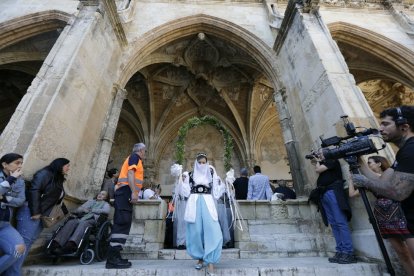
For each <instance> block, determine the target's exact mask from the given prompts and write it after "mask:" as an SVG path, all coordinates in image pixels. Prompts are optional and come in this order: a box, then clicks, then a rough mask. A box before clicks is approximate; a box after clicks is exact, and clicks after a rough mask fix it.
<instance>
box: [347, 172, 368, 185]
mask: <svg viewBox="0 0 414 276" xmlns="http://www.w3.org/2000/svg"><path fill="white" fill-rule="evenodd" d="M351 178H352V182H353V184H354V186H356V187H358V188H367V187H368V186H369V182H370V180H369V179H368V178H367V177H366V176H365V175H362V174H353V175H352V177H351Z"/></svg>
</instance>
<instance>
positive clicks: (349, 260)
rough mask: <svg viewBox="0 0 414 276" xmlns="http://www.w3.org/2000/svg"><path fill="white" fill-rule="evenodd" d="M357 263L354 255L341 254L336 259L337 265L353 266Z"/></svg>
mask: <svg viewBox="0 0 414 276" xmlns="http://www.w3.org/2000/svg"><path fill="white" fill-rule="evenodd" d="M356 262H357V259H356V257H355V255H354V254H346V253H343V254H342V256H341V257H340V258H339V259H338V264H354V263H356Z"/></svg>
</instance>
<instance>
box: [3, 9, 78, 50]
mask: <svg viewBox="0 0 414 276" xmlns="http://www.w3.org/2000/svg"><path fill="white" fill-rule="evenodd" d="M71 17H72V16H71V15H70V14H68V13H66V12H62V11H58V10H48V11H42V12H38V13H31V14H28V15H24V16H21V17H18V18H13V19H11V20H8V21H5V22H2V23H0V50H1V49H3V48H5V47H7V46H10V45H12V44H15V43H17V42H19V41H22V40H25V39H27V38H29V37H32V36H35V35H38V34H41V33H45V32H49V31H53V30H56V29H58V28H63V27H65V26H66V24H67V23H68V22H69V20H70V19H71Z"/></svg>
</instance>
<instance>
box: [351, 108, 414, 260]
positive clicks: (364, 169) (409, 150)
mask: <svg viewBox="0 0 414 276" xmlns="http://www.w3.org/2000/svg"><path fill="white" fill-rule="evenodd" d="M380 118H381V124H380V133H381V135H382V138H383V139H384V141H385V142H391V143H393V144H395V145H396V146H397V147H398V148H399V151H398V153H397V155H396V160H395V162H394V164H393V165H392V166H391V167H390V168H388V169H387V170H385V171H384V173H383V174H382V175H381V176H378V175H376V174H375V173H373V172H372V171H371V170H370V169H369V167H368V166H367V165H366V164H365V162H364V161H363V160H362V158H359V165H360V169H361V173H362V174H363V175H358V174H355V175H353V176H352V180H353V182H354V185H356V186H358V187H366V188H369V189H370V190H372V191H374V192H375V193H377V194H380V195H382V196H384V197H387V198H390V199H394V200H397V201H401V207H402V209H403V211H404V214H405V217H406V219H407V226H408V230H409V231H410V233H411V234H412V235H413V236H412V238H408V239H406V242H407V245H408V247H409V249H410V253H411V258H413V257H414V193H413V190H414V106H401V107H395V108H389V109H386V110H384V111H383V112H381V114H380ZM413 259H414V258H413Z"/></svg>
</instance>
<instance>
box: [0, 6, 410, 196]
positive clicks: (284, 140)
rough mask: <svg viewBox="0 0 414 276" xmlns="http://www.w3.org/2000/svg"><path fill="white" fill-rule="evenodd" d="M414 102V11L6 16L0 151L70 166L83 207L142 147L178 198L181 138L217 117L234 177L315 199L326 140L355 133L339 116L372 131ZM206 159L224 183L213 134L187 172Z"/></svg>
mask: <svg viewBox="0 0 414 276" xmlns="http://www.w3.org/2000/svg"><path fill="white" fill-rule="evenodd" d="M413 89H414V2H413V1H412V0H402V1H395V0H387V1H375V0H367V1H360V0H355V1H342V0H339V1H336V0H335V1H325V0H320V1H318V0H315V1H308V0H303V1H296V2H295V1H290V2H288V1H285V0H279V1H266V0H262V1H261V0H233V1H229V0H221V1H220V0H217V1H201V0H197V1H190V0H188V1H186V0H184V1H171V0H168V1H167V0H159V1H158V0H115V1H113V0H79V1H75V0H60V1H45V0H31V1H28V0H19V1H16V0H3V1H1V3H0V107H1V109H0V132H1V136H0V137H1V139H0V153H2V154H4V153H6V152H18V153H21V154H24V157H25V165H24V170H25V177H27V178H30V177H31V174H32V173H33V172H35V171H36V170H37V169H39V168H41V167H42V166H44V165H46V164H48V163H49V162H50V161H51V160H52V159H53V158H55V157H61V156H63V157H66V158H68V159H70V160H71V164H72V170H71V172H70V175H69V176H68V181H67V191H68V193H69V194H70V195H71V196H73V197H75V198H80V199H85V198H86V197H89V196H91V195H93V194H95V192H96V191H97V190H98V189H99V188H100V185H101V183H102V179H103V177H104V174H105V170H106V168H107V166H108V161H109V160H111V163H110V164H109V166H111V167H120V164H121V163H122V161H123V159H124V158H125V157H126V156H127V155H128V154H129V153H130V150H131V149H132V145H133V144H134V143H136V142H144V143H145V144H146V145H147V147H148V152H147V159H146V161H145V173H146V176H145V177H146V181H147V182H148V183H161V184H162V185H163V187H164V191H167V192H166V193H168V191H169V190H170V189H169V188H168V187H171V184H172V179H171V178H170V176H169V168H170V166H171V165H172V164H173V163H174V161H175V160H176V152H177V149H176V142H177V136H178V134H177V133H178V131H179V130H180V128H181V127H182V126H185V125H186V122H188V120H189V119H191V118H193V117H200V118H201V117H203V116H205V115H208V116H214V118H216V119H217V121H218V122H220V124H221V126H222V127H224V128H225V129H227V130H228V131H229V133H230V134H231V137H232V139H233V150H232V157H231V163H232V166H233V168H235V170H236V172H237V170H238V169H239V168H241V167H248V168H250V169H251V168H252V167H253V166H254V165H255V164H260V165H261V166H262V170H263V172H264V173H265V174H268V175H269V176H270V177H271V179H274V180H281V179H283V180H293V183H294V187H295V188H296V190H297V192H298V193H299V194H300V195H305V194H306V193H307V191H309V190H310V189H312V188H313V186H314V183H315V180H316V175H315V173H314V172H313V169H312V166H311V165H310V164H309V162H307V161H306V160H305V159H304V158H303V157H304V155H305V154H307V153H308V152H309V151H310V150H311V149H312V148H316V147H318V146H319V144H320V141H319V136H320V135H323V136H324V137H330V136H333V135H341V136H342V135H344V130H343V127H342V124H341V120H340V116H341V115H343V114H347V115H349V118H350V120H352V121H353V122H354V123H355V124H356V125H362V126H364V127H376V126H378V125H377V121H376V117H377V116H378V112H379V111H381V110H382V109H383V108H385V107H390V106H395V105H402V104H414V93H413V92H414V91H413ZM199 151H204V152H207V154H208V156H209V157H210V161H211V162H212V163H213V164H214V165H215V166H216V168H217V170H218V173H219V174H220V175H221V176H224V174H225V169H224V161H223V156H224V153H225V152H226V148H225V145H224V140H223V134H222V132H221V131H220V130H219V129H218V128H217V126H214V125H210V124H204V125H200V126H197V127H193V128H191V129H189V130H188V132H187V135H186V137H185V147H184V155H185V158H184V160H185V162H184V164H183V165H184V167H185V169H188V170H190V169H191V166H192V163H193V161H194V154H195V153H197V152H199ZM386 155H387V156H388V157H390V158H392V156H393V153H392V150H391V148H389V149H387V150H386Z"/></svg>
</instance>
